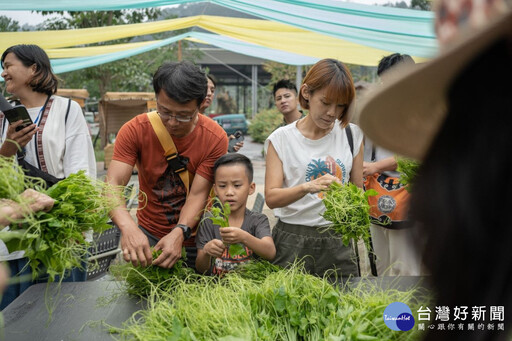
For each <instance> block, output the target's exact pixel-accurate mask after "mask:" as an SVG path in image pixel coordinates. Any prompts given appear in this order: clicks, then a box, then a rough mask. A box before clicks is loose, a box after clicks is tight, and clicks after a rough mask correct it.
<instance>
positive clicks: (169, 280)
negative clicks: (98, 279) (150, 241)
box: [109, 248, 194, 298]
mask: <svg viewBox="0 0 512 341" xmlns="http://www.w3.org/2000/svg"><path fill="white" fill-rule="evenodd" d="M152 252H153V260H155V259H157V258H158V256H160V254H161V253H162V250H158V251H154V250H153V251H152ZM181 255H182V258H181V259H179V260H178V261H177V262H176V263H175V264H174V266H173V267H172V268H170V269H166V268H162V267H159V266H154V265H150V266H146V267H144V266H136V267H134V266H133V265H132V263H129V262H128V263H122V264H119V263H118V264H112V265H111V266H110V269H109V271H110V273H111V274H112V275H113V276H114V277H115V278H116V279H118V280H124V281H125V282H126V290H127V292H128V293H129V294H132V295H134V296H138V297H143V298H144V297H148V296H150V295H151V293H155V292H169V291H171V290H172V288H173V286H174V284H175V283H176V281H177V280H185V279H186V278H188V277H192V276H193V275H194V270H193V269H191V268H187V267H186V266H185V263H184V261H185V260H186V252H185V248H182V251H181Z"/></svg>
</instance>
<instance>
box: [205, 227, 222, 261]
mask: <svg viewBox="0 0 512 341" xmlns="http://www.w3.org/2000/svg"><path fill="white" fill-rule="evenodd" d="M221 230H222V229H221ZM225 249H226V245H224V243H223V242H222V240H218V239H212V240H210V241H209V242H208V243H206V245H205V246H204V248H203V250H204V252H206V253H207V254H209V255H210V256H212V257H215V258H219V257H221V256H222V253H224V250H225Z"/></svg>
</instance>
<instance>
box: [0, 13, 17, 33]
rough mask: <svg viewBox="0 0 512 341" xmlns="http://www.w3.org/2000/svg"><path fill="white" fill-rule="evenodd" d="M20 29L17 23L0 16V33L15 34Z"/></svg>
mask: <svg viewBox="0 0 512 341" xmlns="http://www.w3.org/2000/svg"><path fill="white" fill-rule="evenodd" d="M19 29H20V25H19V22H18V21H16V20H13V19H11V18H8V17H6V16H5V15H0V32H16V31H18V30H19Z"/></svg>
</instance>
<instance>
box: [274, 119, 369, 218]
mask: <svg viewBox="0 0 512 341" xmlns="http://www.w3.org/2000/svg"><path fill="white" fill-rule="evenodd" d="M297 122H298V121H296V122H294V123H291V124H289V125H287V126H284V127H281V128H279V129H277V130H276V131H274V132H273V133H272V134H271V135H270V136H269V137H268V139H267V140H266V141H265V152H267V150H268V145H269V142H272V145H273V146H274V149H275V150H276V152H277V155H278V157H279V159H280V160H281V162H282V163H283V173H284V182H283V188H290V187H294V186H297V185H299V184H302V183H305V182H308V181H312V180H314V179H316V178H319V177H320V176H322V175H324V174H327V173H330V174H332V175H334V176H336V177H337V178H338V179H340V180H341V181H342V182H343V183H347V182H348V181H349V180H350V171H351V170H352V161H353V158H354V157H355V156H356V155H357V154H358V153H359V151H360V149H361V143H362V141H363V133H362V131H361V129H360V128H359V127H358V126H356V125H355V124H352V123H350V128H351V131H352V136H353V141H354V155H353V156H352V153H351V152H350V145H349V142H348V138H347V134H346V132H345V130H344V129H342V128H341V126H340V122H339V121H338V120H336V122H335V123H334V127H333V129H332V130H331V132H329V133H328V134H327V135H326V136H324V137H322V138H321V139H319V140H310V139H308V138H306V137H304V136H303V135H302V133H301V132H300V131H299V130H298V129H297ZM324 211H325V206H324V204H323V202H322V193H315V194H311V193H309V194H306V195H305V196H304V197H303V198H301V199H299V200H297V201H296V202H294V203H292V204H290V205H288V206H285V207H282V208H278V209H274V214H275V216H276V217H278V218H279V219H280V220H281V221H283V222H285V223H288V224H299V225H306V226H324V225H328V224H329V222H328V221H326V220H325V219H324V218H322V216H321V214H322V213H323V212H324Z"/></svg>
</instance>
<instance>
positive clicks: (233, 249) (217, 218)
mask: <svg viewBox="0 0 512 341" xmlns="http://www.w3.org/2000/svg"><path fill="white" fill-rule="evenodd" d="M210 213H211V216H209V217H208V218H207V219H210V220H211V221H212V222H213V223H214V224H216V225H219V226H220V228H223V227H229V215H230V214H231V206H229V203H228V202H226V203H225V204H224V205H222V202H221V201H220V199H219V198H218V197H215V198H213V205H212V207H211V209H210ZM228 253H229V255H230V256H231V257H233V256H247V253H246V252H245V247H244V246H243V245H242V244H231V245H229V246H228Z"/></svg>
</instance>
